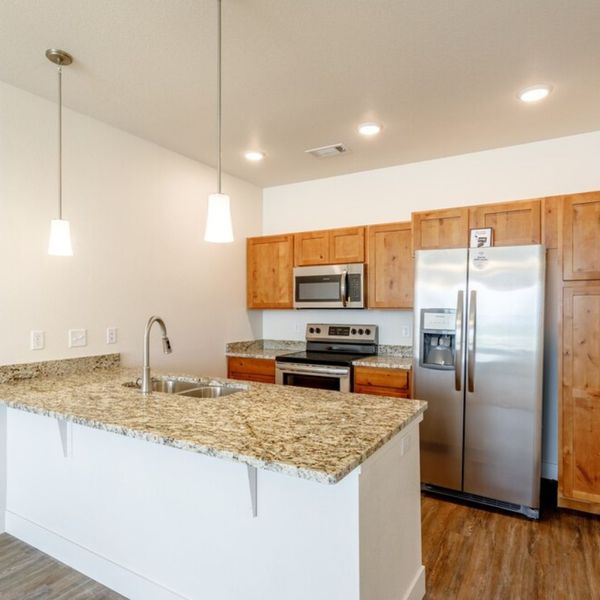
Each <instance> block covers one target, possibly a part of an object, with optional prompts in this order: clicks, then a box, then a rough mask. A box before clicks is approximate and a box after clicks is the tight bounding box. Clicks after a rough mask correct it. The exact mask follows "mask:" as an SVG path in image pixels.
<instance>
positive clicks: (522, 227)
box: [469, 200, 542, 246]
mask: <svg viewBox="0 0 600 600" xmlns="http://www.w3.org/2000/svg"><path fill="white" fill-rule="evenodd" d="M541 204H542V203H541V201H540V200H519V201H516V202H502V203H499V204H482V205H479V206H472V207H471V208H470V209H469V229H483V228H486V227H491V228H492V229H493V230H494V231H493V242H492V243H493V245H494V246H518V245H520V244H539V243H541V240H542V231H541V230H542V220H541Z"/></svg>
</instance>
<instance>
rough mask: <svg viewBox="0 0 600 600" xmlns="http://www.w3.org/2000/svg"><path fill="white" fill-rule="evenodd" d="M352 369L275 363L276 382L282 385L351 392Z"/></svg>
mask: <svg viewBox="0 0 600 600" xmlns="http://www.w3.org/2000/svg"><path fill="white" fill-rule="evenodd" d="M350 380H351V367H338V366H328V365H305V364H297V363H280V362H277V363H275V382H276V383H278V384H280V385H295V386H297V387H307V388H318V389H321V390H334V391H336V392H349V391H350V385H351V384H350Z"/></svg>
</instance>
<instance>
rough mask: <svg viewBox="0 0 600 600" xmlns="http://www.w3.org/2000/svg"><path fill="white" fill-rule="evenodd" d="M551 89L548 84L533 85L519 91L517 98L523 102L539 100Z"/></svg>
mask: <svg viewBox="0 0 600 600" xmlns="http://www.w3.org/2000/svg"><path fill="white" fill-rule="evenodd" d="M551 91H552V88H551V87H550V86H549V85H534V86H531V87H528V88H525V89H524V90H521V91H520V92H519V99H520V100H522V101H523V102H528V103H530V102H539V101H540V100H543V99H544V98H546V96H548V94H549V93H550V92H551Z"/></svg>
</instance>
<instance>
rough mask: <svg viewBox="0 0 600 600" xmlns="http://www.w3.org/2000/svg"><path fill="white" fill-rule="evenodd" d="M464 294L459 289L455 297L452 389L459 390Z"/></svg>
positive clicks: (460, 385)
mask: <svg viewBox="0 0 600 600" xmlns="http://www.w3.org/2000/svg"><path fill="white" fill-rule="evenodd" d="M464 296H465V293H464V291H463V290H460V291H459V292H458V294H457V298H456V334H455V338H454V339H455V340H456V343H455V345H454V389H455V390H456V391H457V392H460V390H461V389H462V381H461V379H462V368H463V361H462V358H463V318H464Z"/></svg>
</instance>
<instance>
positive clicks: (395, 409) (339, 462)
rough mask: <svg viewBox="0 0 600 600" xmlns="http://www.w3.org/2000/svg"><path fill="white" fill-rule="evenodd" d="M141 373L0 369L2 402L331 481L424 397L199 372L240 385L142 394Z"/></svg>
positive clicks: (416, 410)
mask: <svg viewBox="0 0 600 600" xmlns="http://www.w3.org/2000/svg"><path fill="white" fill-rule="evenodd" d="M59 370H60V369H59ZM54 372H55V373H57V372H58V371H57V370H56V369H55V370H54ZM36 375H37V376H36ZM139 375H140V370H139V369H135V370H134V369H125V368H122V367H118V366H113V367H109V368H97V369H94V370H89V369H88V370H87V371H86V372H85V373H77V372H70V371H68V370H67V371H65V372H62V371H61V372H60V374H54V375H52V374H44V375H42V376H39V374H34V375H28V377H30V378H29V379H17V380H14V378H12V379H9V378H7V377H5V379H4V381H7V382H6V383H0V404H5V405H7V406H9V407H11V408H16V409H20V410H24V411H28V412H31V413H35V414H39V415H44V416H48V417H55V418H60V419H64V420H66V421H71V422H74V423H78V424H81V425H85V426H88V427H93V428H96V429H102V430H105V431H109V432H113V433H117V434H120V435H126V436H129V437H134V438H140V439H144V440H147V441H149V442H154V443H158V444H164V445H167V446H172V447H175V448H181V449H183V450H189V451H192V452H198V453H200V454H205V455H209V456H214V457H218V458H224V459H229V460H234V461H238V462H242V463H245V464H248V465H250V466H254V467H257V468H261V469H268V470H271V471H277V472H281V473H286V474H288V475H292V476H296V477H300V478H304V479H311V480H314V481H317V482H321V483H330V484H333V483H337V482H338V481H340V480H341V479H342V478H343V477H345V476H346V475H347V474H348V473H350V472H351V471H352V470H354V469H355V468H356V467H357V466H359V465H360V464H361V463H363V462H364V461H365V460H366V459H367V458H368V457H369V456H370V455H371V454H373V453H374V452H375V451H376V450H377V449H378V448H380V447H381V446H383V445H384V444H385V443H386V442H387V441H388V440H390V439H391V438H392V437H393V436H394V435H395V434H396V433H398V432H399V431H400V430H402V429H403V428H405V427H406V426H408V425H409V424H410V423H411V422H413V421H414V420H415V419H417V418H418V417H419V416H420V415H421V414H422V413H423V412H424V410H425V408H426V406H427V405H426V403H425V402H421V401H418V400H400V399H397V398H387V397H381V396H370V395H363V394H344V393H340V392H331V391H325V390H313V389H307V388H298V387H293V386H289V387H288V386H277V385H270V384H260V383H252V384H245V383H240V382H234V381H231V380H225V379H209V378H197V377H191V379H193V380H195V381H199V382H201V383H208V384H215V383H224V382H226V383H228V384H230V385H232V386H236V387H239V388H240V391H239V392H236V393H234V394H231V395H229V396H224V397H222V398H202V399H199V398H191V397H186V396H178V395H170V394H164V393H158V392H154V393H152V394H150V395H148V396H144V395H142V394H141V393H140V392H139V391H138V390H136V389H133V388H127V387H124V386H123V385H122V384H123V383H125V382H130V381H134V380H135V379H136V378H137V377H138V376H139ZM154 375H155V376H156V375H159V373H158V372H155V373H154ZM178 377H181V378H187V377H185V376H178ZM0 381H2V379H1V378H0Z"/></svg>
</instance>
